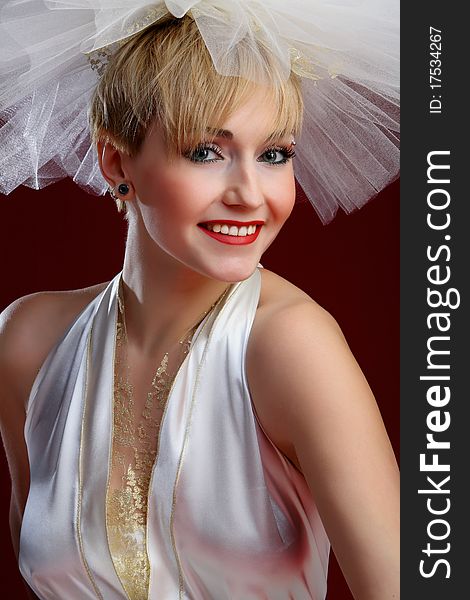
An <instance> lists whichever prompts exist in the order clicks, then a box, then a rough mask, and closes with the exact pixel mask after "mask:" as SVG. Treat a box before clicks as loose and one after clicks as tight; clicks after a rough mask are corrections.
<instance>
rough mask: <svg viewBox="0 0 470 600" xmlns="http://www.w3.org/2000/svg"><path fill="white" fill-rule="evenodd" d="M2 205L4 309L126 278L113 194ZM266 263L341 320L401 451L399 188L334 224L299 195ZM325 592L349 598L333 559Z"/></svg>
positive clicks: (16, 199) (5, 478) (54, 192)
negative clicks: (33, 297)
mask: <svg viewBox="0 0 470 600" xmlns="http://www.w3.org/2000/svg"><path fill="white" fill-rule="evenodd" d="M0 201H1V224H0V228H1V232H0V256H1V257H2V260H1V276H0V281H1V286H0V310H2V309H3V308H4V307H5V306H7V305H8V304H9V303H10V302H11V301H13V300H14V299H16V298H18V297H19V296H22V295H25V294H29V293H31V292H35V291H38V290H59V289H74V288H80V287H85V286H89V285H92V284H94V283H99V282H101V281H108V280H110V279H111V278H112V277H113V276H114V275H115V274H116V273H117V272H118V271H120V269H121V265H122V259H123V252H124V241H125V225H124V222H123V220H122V218H121V217H120V216H119V215H118V213H117V212H116V210H115V208H114V203H113V202H112V200H111V199H110V198H109V196H106V197H105V198H97V197H94V196H89V195H87V194H85V193H84V192H83V191H81V190H80V189H79V188H78V187H77V186H75V185H74V184H73V183H72V182H71V181H62V182H60V183H58V184H55V185H53V186H51V187H49V188H46V189H44V190H41V191H39V192H37V191H33V190H29V189H27V188H22V189H19V190H16V191H15V192H14V193H12V194H11V195H10V196H7V197H3V196H0ZM261 262H262V264H263V265H264V266H265V267H266V268H269V269H271V270H272V271H275V272H276V273H278V274H279V275H282V276H283V277H285V278H286V279H288V280H289V281H291V282H292V283H294V284H295V285H297V286H299V287H300V288H302V289H303V290H305V291H306V292H307V293H308V294H309V295H310V296H311V297H312V298H314V299H315V300H316V301H317V302H319V303H320V304H321V305H322V306H324V307H325V308H326V309H327V310H328V311H329V312H331V313H332V314H333V315H334V317H335V318H336V320H337V321H338V322H339V324H340V325H341V327H342V329H343V332H344V334H345V336H346V339H347V340H348V342H349V345H350V347H351V350H352V351H353V353H354V355H355V357H356V359H357V360H358V362H359V364H360V366H361V368H362V370H363V371H364V373H365V375H366V377H367V379H368V381H369V384H370V386H371V388H372V391H373V392H374V394H375V397H376V399H377V402H378V404H379V406H380V410H381V412H382V416H383V419H384V421H385V425H386V427H387V430H388V432H389V435H390V438H391V440H392V443H393V445H394V448H395V450H396V452H397V454H398V442H399V183H398V182H395V183H393V184H392V185H391V186H389V187H388V188H387V189H386V190H385V191H384V192H382V193H381V194H380V195H379V196H378V197H377V198H375V199H374V200H372V201H371V202H370V203H369V204H368V205H367V206H366V207H364V208H363V209H361V210H360V211H357V212H355V213H353V214H352V215H349V216H346V215H344V214H343V213H339V214H338V216H337V217H336V218H335V219H334V221H333V222H332V223H330V224H329V225H327V226H323V225H322V224H321V223H320V221H319V220H318V218H317V217H316V214H315V212H314V210H313V208H312V207H311V206H310V204H309V203H308V201H306V199H305V198H304V197H303V195H302V193H299V194H298V202H297V204H296V206H295V208H294V211H293V213H292V216H291V217H290V219H289V220H288V222H287V223H286V225H285V227H284V229H283V230H282V231H281V233H280V234H279V236H278V238H277V239H276V241H275V242H274V244H273V245H272V246H271V248H269V250H268V251H267V252H266V253H265V255H264V256H263V258H262V260H261ZM0 385H1V382H0ZM0 476H1V482H0V484H1V489H2V490H3V492H2V494H1V505H0V513H1V516H0V527H1V530H0V539H1V555H2V557H3V558H2V566H1V570H2V573H1V574H2V589H3V592H2V595H3V596H4V597H5V598H7V597H8V598H15V599H16V600H23V598H26V597H25V596H24V592H23V586H22V583H21V580H20V576H19V573H18V570H17V568H16V563H15V559H14V555H13V551H12V548H11V543H10V534H9V530H8V506H9V486H10V483H9V475H8V469H7V465H6V461H5V457H4V454H3V452H1V456H0ZM45 543H53V541H52V540H45ZM328 589H329V591H328V600H352V595H351V594H350V592H349V590H348V588H347V585H346V584H345V582H344V579H343V578H342V575H341V572H340V570H339V568H338V565H337V563H336V561H335V559H334V556H332V558H331V561H330V569H329V588H328ZM63 600H66V599H63Z"/></svg>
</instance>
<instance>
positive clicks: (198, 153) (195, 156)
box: [184, 144, 222, 163]
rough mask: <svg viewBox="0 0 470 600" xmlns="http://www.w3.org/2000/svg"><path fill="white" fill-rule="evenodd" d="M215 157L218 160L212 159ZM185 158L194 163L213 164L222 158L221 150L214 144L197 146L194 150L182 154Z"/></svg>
mask: <svg viewBox="0 0 470 600" xmlns="http://www.w3.org/2000/svg"><path fill="white" fill-rule="evenodd" d="M211 154H212V155H214V154H215V155H216V156H217V157H218V158H214V157H213V156H211ZM184 156H185V158H187V159H189V160H190V161H192V162H196V163H213V162H216V161H218V160H221V158H222V150H221V149H220V148H219V146H216V145H215V144H198V145H197V146H196V147H194V148H190V149H189V150H186V151H185V152H184Z"/></svg>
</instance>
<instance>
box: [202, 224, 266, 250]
mask: <svg viewBox="0 0 470 600" xmlns="http://www.w3.org/2000/svg"><path fill="white" fill-rule="evenodd" d="M208 223H220V224H222V225H236V226H238V227H243V226H245V227H247V226H248V225H256V226H257V227H256V231H255V232H254V233H252V234H251V235H240V236H235V235H228V234H225V233H216V232H215V231H210V230H209V229H207V228H206V227H204V225H206V224H208ZM263 223H264V221H249V222H242V221H205V222H204V223H200V224H199V225H198V227H199V229H201V231H203V232H204V233H206V234H207V235H208V236H209V237H211V238H213V239H214V240H217V241H218V242H221V243H222V244H229V245H232V246H243V245H245V244H252V243H253V242H254V241H255V240H256V238H257V237H258V235H259V232H260V231H261V226H262V225H263Z"/></svg>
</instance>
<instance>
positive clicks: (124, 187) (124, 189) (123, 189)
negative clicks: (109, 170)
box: [118, 183, 129, 196]
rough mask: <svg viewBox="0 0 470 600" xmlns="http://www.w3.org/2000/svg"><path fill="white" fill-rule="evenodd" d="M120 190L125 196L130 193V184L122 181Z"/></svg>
mask: <svg viewBox="0 0 470 600" xmlns="http://www.w3.org/2000/svg"><path fill="white" fill-rule="evenodd" d="M118 192H119V193H120V194H121V196H125V195H126V194H128V193H129V186H128V185H127V183H120V184H119V186H118Z"/></svg>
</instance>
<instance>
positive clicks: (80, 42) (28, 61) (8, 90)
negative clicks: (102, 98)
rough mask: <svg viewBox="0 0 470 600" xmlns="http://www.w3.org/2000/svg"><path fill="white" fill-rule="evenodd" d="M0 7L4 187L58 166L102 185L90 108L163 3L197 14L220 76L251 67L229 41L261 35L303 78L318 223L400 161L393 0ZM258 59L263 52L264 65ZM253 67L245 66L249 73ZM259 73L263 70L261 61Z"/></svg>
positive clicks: (303, 142)
mask: <svg viewBox="0 0 470 600" xmlns="http://www.w3.org/2000/svg"><path fill="white" fill-rule="evenodd" d="M0 6H1V10H0V192H2V193H4V194H8V193H10V192H11V191H12V190H14V189H15V188H16V187H18V186H19V185H27V186H29V187H32V188H36V189H39V188H42V187H45V186H47V185H49V184H51V183H53V182H55V181H58V180H59V179H62V178H64V177H67V176H69V177H71V178H72V179H73V180H74V181H75V182H76V183H77V184H78V185H80V186H81V187H83V188H85V189H86V190H88V191H90V192H92V193H95V194H104V193H105V192H106V191H107V184H106V182H105V180H104V178H103V177H102V175H101V172H100V170H99V167H98V160H97V156H96V152H95V149H94V147H93V145H92V144H91V140H90V133H89V125H88V107H89V103H90V100H91V97H92V94H93V91H94V88H95V86H96V84H97V81H98V78H99V76H100V69H101V68H105V65H106V57H107V55H109V53H110V52H112V51H113V48H114V47H115V46H116V42H119V41H121V40H125V39H126V38H128V37H129V36H131V35H133V34H135V33H137V32H139V31H141V30H142V29H144V28H145V27H148V26H149V25H151V24H153V23H155V22H157V21H158V20H160V19H161V18H162V17H164V16H165V15H168V13H170V14H172V15H173V16H175V17H178V18H180V17H182V16H184V15H185V14H187V13H189V14H190V16H191V17H192V18H193V19H194V20H195V21H196V23H197V26H198V28H199V30H200V33H201V35H202V37H203V39H204V41H205V43H206V45H207V48H208V50H209V52H210V54H211V57H212V60H213V63H214V66H215V68H216V70H217V71H218V72H219V73H221V74H222V75H237V76H241V77H243V76H247V74H246V73H243V71H242V68H241V67H240V62H239V61H237V44H238V43H239V41H240V40H242V39H243V40H244V43H245V47H246V42H247V40H248V41H249V42H250V44H251V47H252V51H253V53H254V55H256V53H257V52H259V50H258V47H259V46H258V44H259V42H260V41H261V42H262V44H263V46H264V48H268V49H269V51H270V52H272V53H273V55H274V56H275V57H276V58H277V59H278V60H279V63H280V64H281V65H282V71H283V73H285V77H286V78H287V77H288V76H289V73H290V71H291V69H292V70H293V71H295V72H296V73H297V74H298V75H300V76H301V77H302V91H303V97H304V104H305V112H304V126H303V131H302V134H301V136H300V138H298V139H297V146H296V154H297V157H296V158H295V160H294V169H295V175H296V178H297V180H298V182H299V183H300V185H301V186H302V188H303V190H304V191H305V193H306V195H307V197H308V198H309V200H310V202H311V203H312V205H313V206H314V207H315V209H316V211H317V213H318V215H319V216H320V218H321V220H322V221H323V222H324V223H326V222H328V221H330V220H331V219H332V218H333V216H334V215H335V213H336V211H337V209H338V207H341V208H342V209H343V210H344V211H346V212H351V211H352V210H354V209H355V208H357V207H360V206H362V205H363V204H365V203H366V202H367V200H369V199H370V198H371V197H373V196H374V195H376V194H377V193H378V192H379V191H380V190H381V189H383V188H384V187H385V186H386V185H387V184H389V183H390V182H391V181H392V180H394V179H395V178H396V177H397V175H398V170H399V149H398V148H399V141H398V139H399V138H398V131H399V124H398V123H399V118H398V116H399V109H398V106H399V3H398V0H264V1H261V0H175V1H172V0H167V1H166V2H162V1H160V2H148V1H145V0H13V1H6V2H5V1H3V2H2V3H1V4H0ZM261 62H262V61H260V64H261ZM251 77H252V75H251ZM259 77H260V79H261V78H262V74H261V71H260V75H259Z"/></svg>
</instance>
